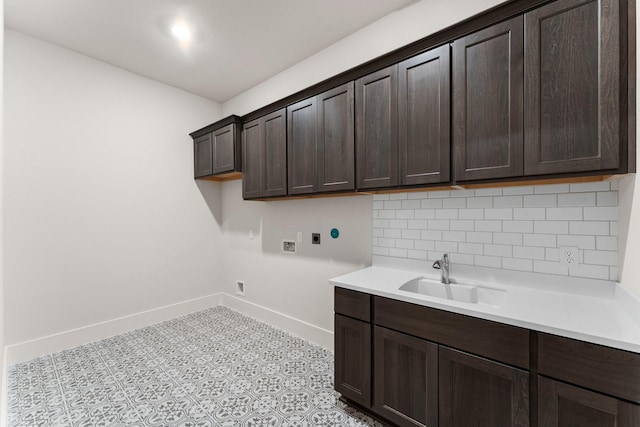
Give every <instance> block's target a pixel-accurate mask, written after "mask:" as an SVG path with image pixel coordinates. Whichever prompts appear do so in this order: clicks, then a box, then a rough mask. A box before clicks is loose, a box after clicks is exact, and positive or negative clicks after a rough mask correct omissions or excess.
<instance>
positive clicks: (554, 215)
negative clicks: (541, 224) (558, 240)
mask: <svg viewBox="0 0 640 427" xmlns="http://www.w3.org/2000/svg"><path fill="white" fill-rule="evenodd" d="M547 219H548V220H552V221H556V220H565V221H568V220H575V221H582V208H569V207H565V208H547Z"/></svg>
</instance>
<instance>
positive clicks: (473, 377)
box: [439, 347, 544, 427]
mask: <svg viewBox="0 0 640 427" xmlns="http://www.w3.org/2000/svg"><path fill="white" fill-rule="evenodd" d="M439 384H440V426H442V427H467V426H475V427H518V426H520V427H524V426H528V425H529V374H528V373H527V372H525V371H521V370H519V369H516V368H512V367H510V366H507V365H503V364H501V363H497V362H492V361H489V360H487V359H483V358H480V357H477V356H472V355H470V354H467V353H462V352H460V351H456V350H452V349H449V348H446V347H440V382H439ZM542 425H544V424H542Z"/></svg>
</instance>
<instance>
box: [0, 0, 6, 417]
mask: <svg viewBox="0 0 640 427" xmlns="http://www.w3.org/2000/svg"><path fill="white" fill-rule="evenodd" d="M0 24H2V30H0V387H2V388H1V389H0V398H1V397H3V396H4V391H5V378H4V363H5V360H4V244H3V242H4V240H3V222H4V221H3V212H4V209H3V200H4V197H3V195H4V186H3V180H4V121H3V118H4V113H3V112H4V107H3V100H4V96H3V91H2V82H3V81H4V80H3V71H4V67H3V66H2V64H3V60H2V58H4V0H0ZM4 402H5V400H4V399H2V400H1V401H0V417H1V416H2V414H3V413H4V410H3V409H2V406H4ZM1 422H2V418H0V423H1Z"/></svg>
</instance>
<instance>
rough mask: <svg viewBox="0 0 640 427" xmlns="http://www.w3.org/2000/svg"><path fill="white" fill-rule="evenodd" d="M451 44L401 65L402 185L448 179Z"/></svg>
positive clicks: (399, 85)
mask: <svg viewBox="0 0 640 427" xmlns="http://www.w3.org/2000/svg"><path fill="white" fill-rule="evenodd" d="M449 52H450V47H449V45H445V46H442V47H439V48H437V49H434V50H431V51H429V52H426V53H423V54H421V55H418V56H416V57H414V58H411V59H408V60H406V61H404V62H401V63H400V64H399V65H398V145H399V161H400V163H399V169H400V184H401V185H414V184H431V183H438V182H446V181H448V180H449V162H450V160H449V151H450V143H451V141H450V137H449V135H450V132H449V126H450V116H451V115H450V113H449V111H450V92H449V91H450V82H449V81H450V77H449V73H450V70H451V67H450V64H451V59H450V54H449Z"/></svg>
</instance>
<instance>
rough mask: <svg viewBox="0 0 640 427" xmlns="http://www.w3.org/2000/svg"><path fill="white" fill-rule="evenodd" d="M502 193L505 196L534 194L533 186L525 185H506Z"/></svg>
mask: <svg viewBox="0 0 640 427" xmlns="http://www.w3.org/2000/svg"><path fill="white" fill-rule="evenodd" d="M502 194H503V195H505V196H512V195H522V194H533V186H532V185H523V186H517V187H504V188H503V189H502Z"/></svg>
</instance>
